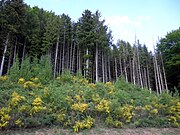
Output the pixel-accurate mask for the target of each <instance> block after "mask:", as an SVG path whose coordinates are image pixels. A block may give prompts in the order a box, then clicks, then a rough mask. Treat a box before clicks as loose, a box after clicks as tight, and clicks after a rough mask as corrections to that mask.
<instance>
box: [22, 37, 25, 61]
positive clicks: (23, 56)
mask: <svg viewBox="0 0 180 135" xmlns="http://www.w3.org/2000/svg"><path fill="white" fill-rule="evenodd" d="M25 50H26V38H25V41H24V47H23V55H22V62H23V61H24V58H25Z"/></svg>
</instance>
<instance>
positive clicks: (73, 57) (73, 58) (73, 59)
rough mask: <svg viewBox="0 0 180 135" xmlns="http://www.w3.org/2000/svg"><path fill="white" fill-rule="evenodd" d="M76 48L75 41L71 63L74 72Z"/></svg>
mask: <svg viewBox="0 0 180 135" xmlns="http://www.w3.org/2000/svg"><path fill="white" fill-rule="evenodd" d="M75 50H76V46H75V43H74V47H73V56H72V64H71V71H72V72H73V73H74V61H75Z"/></svg>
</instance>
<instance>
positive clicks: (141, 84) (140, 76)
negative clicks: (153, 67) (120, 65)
mask: <svg viewBox="0 0 180 135" xmlns="http://www.w3.org/2000/svg"><path fill="white" fill-rule="evenodd" d="M137 59H138V70H139V79H140V86H141V88H143V83H142V75H141V66H140V60H139V50H138V48H137Z"/></svg>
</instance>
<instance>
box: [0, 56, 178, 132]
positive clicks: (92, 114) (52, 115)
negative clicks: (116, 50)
mask: <svg viewBox="0 0 180 135" xmlns="http://www.w3.org/2000/svg"><path fill="white" fill-rule="evenodd" d="M46 58H47V57H46ZM46 58H43V59H42V60H41V61H40V62H38V61H36V59H35V62H31V64H30V67H28V66H29V65H28V64H27V63H28V61H29V60H24V65H21V68H20V70H19V69H18V68H17V66H14V67H13V68H12V69H11V72H10V75H9V76H2V77H0V82H1V85H0V92H1V94H0V128H1V129H10V128H21V127H24V128H31V127H36V126H46V125H54V124H55V125H60V126H62V127H66V128H72V129H73V130H74V131H75V132H78V131H80V130H83V129H89V128H91V127H93V126H94V125H95V124H99V123H105V124H106V125H107V126H108V127H116V128H121V127H123V126H125V125H129V124H134V126H136V127H179V124H180V102H179V100H178V99H176V98H175V97H171V96H170V95H168V94H165V93H163V94H162V95H160V97H158V96H156V95H155V93H151V94H150V93H149V91H148V90H146V89H140V88H139V87H137V86H134V85H132V84H129V83H127V82H126V81H125V80H124V79H119V80H118V81H117V82H115V84H113V83H111V82H107V83H105V84H103V83H100V82H99V83H96V84H94V83H89V82H88V80H87V79H85V78H84V77H82V76H80V75H77V76H72V75H71V74H70V72H68V71H66V72H64V73H63V74H62V75H61V76H58V77H57V78H56V79H55V80H52V79H51V78H52V75H51V74H50V71H51V70H52V69H51V68H50V69H47V67H48V58H47V59H46ZM27 59H28V58H27ZM29 68H30V70H31V71H32V72H31V73H29V72H26V70H25V69H29ZM16 70H18V72H21V75H20V76H19V78H16V77H18V76H16V74H15V71H16ZM46 73H47V74H46ZM23 75H25V76H26V75H27V76H26V77H24V76H23ZM12 78H16V79H15V80H12Z"/></svg>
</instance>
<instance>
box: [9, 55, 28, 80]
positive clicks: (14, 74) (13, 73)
mask: <svg viewBox="0 0 180 135" xmlns="http://www.w3.org/2000/svg"><path fill="white" fill-rule="evenodd" d="M19 66H20V64H19V58H18V57H16V58H15V62H14V64H13V66H12V67H11V69H10V71H9V79H10V80H11V81H15V82H17V80H18V79H19V78H20V69H19ZM26 72H27V71H26Z"/></svg>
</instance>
